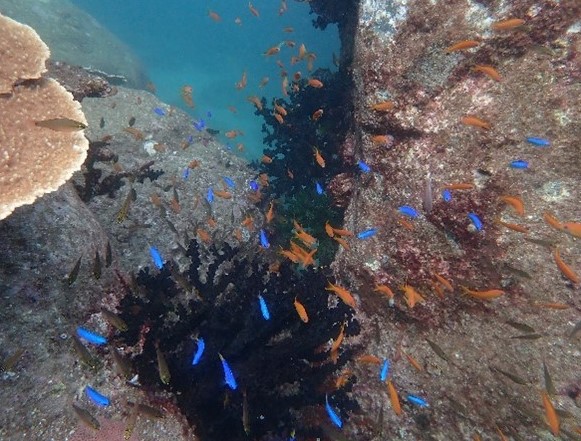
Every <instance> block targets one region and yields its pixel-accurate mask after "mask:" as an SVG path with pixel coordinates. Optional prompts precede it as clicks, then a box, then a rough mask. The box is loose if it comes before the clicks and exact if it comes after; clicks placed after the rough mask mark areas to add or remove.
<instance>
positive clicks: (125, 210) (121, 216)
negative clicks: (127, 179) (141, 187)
mask: <svg viewBox="0 0 581 441" xmlns="http://www.w3.org/2000/svg"><path fill="white" fill-rule="evenodd" d="M136 199H137V192H136V191H135V189H134V188H131V189H130V190H129V193H127V196H126V197H125V200H124V201H123V205H121V208H120V209H119V211H118V212H117V216H116V218H115V219H116V221H117V223H118V224H120V223H122V222H123V221H124V220H125V219H127V215H128V214H129V208H131V203H132V202H133V201H135V200H136Z"/></svg>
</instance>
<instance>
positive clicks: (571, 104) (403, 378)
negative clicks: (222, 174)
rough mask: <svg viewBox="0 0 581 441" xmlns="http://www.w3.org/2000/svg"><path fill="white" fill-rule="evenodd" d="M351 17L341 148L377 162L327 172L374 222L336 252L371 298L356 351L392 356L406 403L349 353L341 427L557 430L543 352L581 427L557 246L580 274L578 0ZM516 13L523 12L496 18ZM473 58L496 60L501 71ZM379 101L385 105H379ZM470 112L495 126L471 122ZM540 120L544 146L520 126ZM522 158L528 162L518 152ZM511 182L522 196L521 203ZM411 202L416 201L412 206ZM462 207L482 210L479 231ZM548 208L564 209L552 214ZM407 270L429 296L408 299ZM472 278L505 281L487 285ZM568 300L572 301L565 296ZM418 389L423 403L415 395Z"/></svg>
mask: <svg viewBox="0 0 581 441" xmlns="http://www.w3.org/2000/svg"><path fill="white" fill-rule="evenodd" d="M358 16H359V23H358V24H357V27H356V30H354V32H355V46H354V52H353V64H352V66H351V67H352V72H353V81H354V83H355V90H354V93H353V97H354V106H355V113H354V118H355V121H354V125H353V127H354V129H353V131H352V133H351V134H350V135H349V136H347V137H346V140H345V145H344V146H342V147H341V148H340V151H341V152H342V159H343V161H344V164H345V165H346V166H351V165H352V164H354V163H356V162H357V161H359V160H361V161H364V162H365V163H366V164H367V165H369V167H371V170H372V173H362V172H359V173H343V174H341V175H339V176H337V177H336V178H335V180H334V185H335V186H337V187H338V188H339V189H345V192H346V191H352V196H351V199H350V200H349V205H348V207H347V210H346V213H345V228H348V229H350V230H353V231H355V232H359V231H363V230H366V229H368V228H376V229H377V234H376V235H375V236H373V237H371V238H369V239H366V240H357V239H354V240H352V241H351V242H350V243H351V250H350V251H346V250H341V251H340V252H339V253H338V256H337V259H336V261H335V262H334V263H333V265H332V267H333V269H334V270H335V272H336V274H337V275H338V278H339V279H340V280H343V282H344V283H345V285H346V286H347V287H349V288H351V289H352V290H353V292H356V293H357V294H358V295H359V297H360V299H361V307H360V309H359V311H358V314H356V317H357V319H358V320H359V322H360V323H361V326H362V334H363V335H364V336H366V337H367V338H365V339H364V341H365V342H366V343H367V345H366V347H365V348H364V349H363V354H372V355H375V356H377V357H379V359H383V358H387V359H389V360H390V361H391V374H390V375H391V378H392V382H393V384H394V385H395V387H396V389H397V390H398V391H399V394H400V399H401V400H402V403H403V412H402V414H401V415H399V416H398V415H396V414H395V413H394V411H393V408H392V405H391V404H390V397H389V395H388V390H387V388H386V385H385V384H382V383H381V382H380V381H379V379H378V368H377V370H376V368H373V369H370V368H369V367H368V366H367V365H364V364H361V363H358V362H356V361H355V360H354V361H353V362H352V363H351V364H350V365H349V367H350V368H351V369H352V370H353V372H355V375H356V376H357V379H358V381H357V383H356V385H355V386H354V387H353V391H352V395H351V397H352V398H354V399H355V400H356V401H357V402H358V403H359V405H360V406H361V413H359V414H356V415H355V414H354V415H351V418H350V421H349V424H346V425H345V427H344V432H345V434H346V435H347V437H348V438H349V437H351V438H352V439H377V440H379V439H392V440H394V439H414V440H450V439H472V437H476V436H477V435H479V436H480V437H481V438H474V439H497V438H496V437H498V436H499V433H500V432H502V433H503V434H504V435H505V436H507V437H508V438H509V439H552V438H551V434H550V433H551V429H550V427H549V426H548V424H547V423H546V422H545V417H544V415H545V408H544V407H543V402H542V400H541V394H540V392H539V391H540V390H541V389H551V387H550V386H549V385H548V384H547V379H546V376H545V377H544V375H543V361H544V362H545V363H546V366H547V369H548V372H549V373H550V375H551V376H552V381H553V383H554V387H555V390H549V392H550V394H551V398H550V399H551V400H552V402H553V405H554V406H555V407H556V408H557V409H558V411H559V412H560V415H561V416H562V417H561V431H560V433H561V435H562V436H563V437H566V438H567V439H579V435H578V434H575V433H576V427H577V426H578V421H579V418H580V416H581V412H580V411H579V409H578V405H579V402H578V401H577V396H578V393H579V372H578V364H579V350H578V348H579V342H578V340H577V339H576V338H575V333H572V330H573V328H574V325H575V323H577V322H578V321H579V319H580V316H579V308H580V307H581V302H580V300H579V283H575V282H573V281H572V280H571V279H574V277H572V278H571V277H570V278H567V277H565V276H564V273H563V272H562V271H560V270H559V268H558V265H557V264H556V261H555V258H554V253H555V249H557V248H558V250H559V251H560V256H561V257H562V259H563V260H564V261H565V263H566V264H567V265H569V266H570V267H571V268H572V269H573V270H574V271H576V272H577V274H579V273H580V272H581V251H580V248H579V231H577V237H575V235H574V231H573V229H574V228H575V224H568V225H569V227H567V226H564V225H565V224H564V222H580V221H581V218H580V215H579V194H581V193H580V192H581V180H580V179H579V169H580V165H581V153H580V150H579V145H578V143H579V139H580V137H581V125H580V121H581V115H580V113H579V111H580V109H581V87H580V83H579V79H580V72H581V70H580V69H581V66H580V62H579V51H580V49H581V39H580V34H579V30H580V29H579V23H578V22H576V20H578V19H579V16H580V6H579V3H578V2H575V1H561V2H553V1H541V2H532V1H513V2H508V3H506V4H504V6H502V7H501V6H500V3H499V2H488V1H486V2H483V1H480V2H473V1H470V2H466V1H438V2H435V1H432V2H430V1H427V0H426V1H419V0H418V1H399V2H398V1H396V2H389V4H387V5H386V4H385V2H376V1H371V0H369V1H365V0H364V1H362V2H361V3H360V6H359V14H358ZM509 18H518V19H522V20H524V23H523V24H522V25H520V26H517V27H514V28H510V29H507V30H497V31H495V30H494V29H493V27H492V26H491V25H492V24H493V23H495V22H498V21H500V20H505V19H509ZM463 40H475V47H473V48H472V49H467V50H458V51H453V50H451V48H450V47H451V46H452V45H454V44H456V43H458V42H460V41H463ZM476 65H491V66H493V67H494V68H495V69H496V70H497V71H498V73H499V74H500V76H501V80H500V81H496V80H495V79H493V78H491V76H489V75H486V74H485V73H482V72H479V71H478V69H475V67H476ZM385 101H387V102H388V103H387V104H385V106H386V107H387V108H388V109H387V111H379V110H374V109H373V107H372V106H373V105H375V104H378V103H381V102H385ZM391 107H392V108H391ZM467 115H469V116H477V117H478V118H480V119H482V120H484V122H485V125H486V124H489V128H478V127H475V126H472V125H467V124H465V123H463V122H462V121H463V118H464V117H465V116H467ZM464 121H465V122H470V120H466V119H464ZM532 136H535V137H542V138H547V139H548V140H550V143H551V145H550V147H544V148H543V147H537V146H535V145H533V144H531V143H528V142H527V141H526V140H525V138H526V137H532ZM519 159H520V160H525V161H527V162H528V164H529V167H528V168H526V169H522V168H513V167H511V166H510V163H511V162H512V161H514V160H519ZM457 183H467V184H471V185H472V186H473V188H471V189H467V190H466V189H465V190H451V194H452V199H451V200H450V201H449V202H446V201H444V200H443V198H442V195H441V191H442V190H443V189H444V186H445V185H449V184H457ZM429 190H431V193H432V196H428V194H429V192H430V191H429ZM345 192H340V191H338V194H339V195H340V194H342V193H345ZM503 196H520V197H521V198H522V200H523V201H524V210H525V211H524V215H523V216H519V215H517V214H516V212H515V210H514V208H512V207H511V206H510V205H509V204H506V203H505V202H503V200H502V199H501V198H502V197H503ZM336 203H337V204H339V205H344V204H345V199H344V198H339V200H337V201H336ZM402 205H410V206H413V207H415V209H416V210H417V211H418V213H419V216H418V217H417V218H415V219H410V218H409V217H405V216H402V214H401V213H400V212H399V211H398V207H400V206H402ZM422 207H426V208H422ZM469 213H475V214H477V215H478V216H479V218H480V219H481V220H482V229H481V230H480V231H478V230H476V228H474V225H473V224H472V222H471V221H470V220H469V218H468V214H469ZM547 213H552V214H553V215H554V216H556V218H557V219H558V220H557V221H556V222H555V221H554V222H553V225H554V226H551V225H550V223H548V222H547V221H546V219H547V218H549V217H548V215H547ZM404 217H405V219H403V220H402V218H404ZM499 219H500V220H502V221H504V222H508V223H510V224H518V225H520V226H522V227H524V228H526V231H528V233H527V232H525V233H523V232H518V231H514V230H513V229H510V228H506V227H505V226H502V225H500V224H499V223H497V220H499ZM576 228H577V229H578V228H579V225H578V224H577V227H576ZM523 231H524V230H523ZM568 233H573V234H568ZM436 274H438V275H439V276H442V277H444V278H445V279H447V280H448V281H450V282H451V284H452V285H453V291H449V290H446V289H444V285H443V284H441V282H438V281H437V278H436ZM376 284H377V285H380V284H386V285H388V286H390V287H391V288H392V290H393V291H394V292H395V298H394V299H393V300H392V302H393V305H392V303H390V301H389V299H388V297H387V296H384V295H383V294H380V293H378V292H374V288H375V286H376ZM405 284H408V285H410V286H412V287H414V288H415V289H416V290H417V291H418V292H419V293H421V296H422V297H423V298H424V301H423V302H420V303H418V304H416V305H415V306H414V307H413V308H411V307H410V306H408V302H406V298H405V296H404V295H403V291H402V290H401V289H400V288H401V287H402V286H403V285H405ZM461 286H465V287H467V288H469V289H471V290H477V291H487V290H492V289H499V290H502V291H504V294H503V295H501V296H500V297H498V298H496V299H494V300H490V301H485V300H479V299H477V298H474V297H472V296H470V295H466V294H465V292H464V291H463V289H461ZM440 292H443V294H440ZM561 304H562V305H564V306H563V307H565V308H566V309H554V308H557V307H559V305H561ZM515 322H516V325H515ZM522 324H526V325H528V326H530V328H526V327H524V326H522ZM511 325H512V326H511ZM515 327H516V328H515ZM569 335H572V336H573V337H572V338H568V337H567V336H569ZM428 340H429V342H428ZM409 357H412V358H413V360H415V361H416V362H417V366H416V367H414V364H413V363H411V362H410V359H409ZM501 371H504V372H508V373H509V374H508V375H507V374H503V373H502V372H501ZM511 374H512V375H513V377H512V378H511V376H510V375H511ZM407 394H413V395H417V396H420V397H422V398H423V399H425V400H426V401H427V403H428V404H429V407H421V406H418V405H414V403H413V402H412V401H410V400H406V395H407Z"/></svg>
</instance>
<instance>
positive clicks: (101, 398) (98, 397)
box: [85, 386, 111, 407]
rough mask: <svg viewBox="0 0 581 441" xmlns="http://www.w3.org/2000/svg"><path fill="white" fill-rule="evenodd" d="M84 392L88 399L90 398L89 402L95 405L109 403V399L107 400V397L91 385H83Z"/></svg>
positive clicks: (105, 405)
mask: <svg viewBox="0 0 581 441" xmlns="http://www.w3.org/2000/svg"><path fill="white" fill-rule="evenodd" d="M85 394H86V395H87V397H88V398H89V400H91V402H92V403H93V404H94V405H96V406H100V407H107V406H108V405H109V404H111V400H109V398H107V397H106V396H105V395H103V394H101V393H99V392H97V391H96V390H95V389H93V388H92V387H91V386H86V387H85Z"/></svg>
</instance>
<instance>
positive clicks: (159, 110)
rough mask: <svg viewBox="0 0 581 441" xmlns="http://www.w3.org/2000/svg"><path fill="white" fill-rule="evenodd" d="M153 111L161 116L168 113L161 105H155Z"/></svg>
mask: <svg viewBox="0 0 581 441" xmlns="http://www.w3.org/2000/svg"><path fill="white" fill-rule="evenodd" d="M153 112H154V113H155V114H156V115H159V116H165V114H166V112H165V110H163V109H162V108H161V107H155V108H154V109H153Z"/></svg>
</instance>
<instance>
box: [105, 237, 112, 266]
mask: <svg viewBox="0 0 581 441" xmlns="http://www.w3.org/2000/svg"><path fill="white" fill-rule="evenodd" d="M111 263H113V250H111V242H109V241H107V247H106V248H105V268H109V267H110V266H111Z"/></svg>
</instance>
